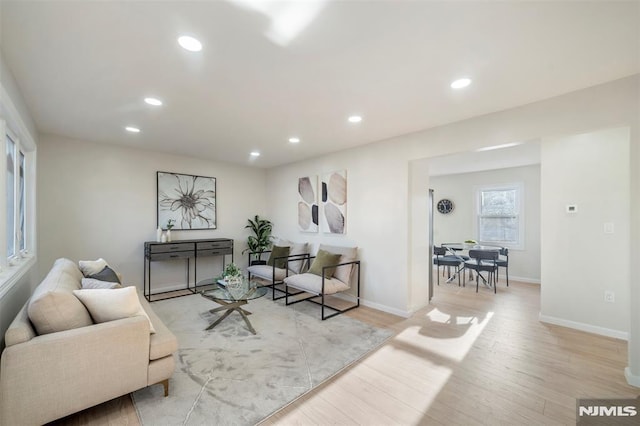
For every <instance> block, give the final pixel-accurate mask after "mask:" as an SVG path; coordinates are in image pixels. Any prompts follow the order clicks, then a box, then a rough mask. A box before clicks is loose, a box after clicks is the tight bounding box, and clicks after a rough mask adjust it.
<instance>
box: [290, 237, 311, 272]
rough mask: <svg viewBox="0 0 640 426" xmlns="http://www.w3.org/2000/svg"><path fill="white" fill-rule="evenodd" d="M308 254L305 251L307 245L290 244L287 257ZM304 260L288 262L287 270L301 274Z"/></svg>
mask: <svg viewBox="0 0 640 426" xmlns="http://www.w3.org/2000/svg"><path fill="white" fill-rule="evenodd" d="M305 253H308V251H307V243H293V244H291V250H290V251H289V256H297V255H301V254H305ZM305 262H306V260H294V261H291V260H290V261H289V270H290V271H292V272H294V273H296V274H299V273H300V272H302V268H303V267H304V263H305Z"/></svg>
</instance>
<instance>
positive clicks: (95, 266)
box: [78, 258, 109, 277]
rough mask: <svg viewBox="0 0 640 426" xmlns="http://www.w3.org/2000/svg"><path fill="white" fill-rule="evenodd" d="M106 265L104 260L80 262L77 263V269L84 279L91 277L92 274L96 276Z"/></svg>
mask: <svg viewBox="0 0 640 426" xmlns="http://www.w3.org/2000/svg"><path fill="white" fill-rule="evenodd" d="M106 266H109V265H107V261H106V260H104V259H103V258H100V259H97V260H80V261H79V262H78V267H79V268H80V272H82V274H83V275H84V276H85V277H88V276H89V275H93V274H97V273H98V272H100V271H102V270H103V269H104V268H105V267H106Z"/></svg>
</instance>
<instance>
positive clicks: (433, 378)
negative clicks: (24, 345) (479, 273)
mask: <svg viewBox="0 0 640 426" xmlns="http://www.w3.org/2000/svg"><path fill="white" fill-rule="evenodd" d="M539 310H540V288H539V286H537V285H532V284H523V283H515V282H512V283H511V286H510V287H509V288H508V289H507V288H505V287H504V283H500V285H499V288H498V294H497V295H494V294H493V292H492V291H490V290H488V289H486V288H480V292H479V293H478V294H476V293H475V286H469V287H466V288H459V287H458V286H457V285H455V284H446V285H444V284H441V285H440V286H439V287H436V291H435V296H434V299H433V302H432V304H431V305H430V306H428V307H427V308H425V309H422V310H421V311H419V312H417V313H416V314H414V315H413V316H412V317H411V318H409V319H403V318H399V317H396V316H393V315H389V314H386V313H383V312H380V311H376V310H373V309H370V308H366V307H360V308H359V309H356V310H354V311H351V312H350V313H349V315H350V316H353V317H355V318H357V319H359V320H361V321H364V322H368V323H371V324H373V325H376V326H379V327H387V328H389V329H391V330H393V331H394V332H395V334H394V336H393V337H392V338H391V339H389V340H388V341H387V342H386V343H385V344H384V345H383V346H381V347H380V348H378V349H377V350H376V351H374V352H372V353H371V354H369V355H368V356H367V357H366V358H364V359H363V360H361V361H359V362H358V363H356V364H354V365H353V366H351V367H350V368H349V369H347V370H345V371H344V372H342V373H341V374H339V375H337V376H336V377H334V378H333V379H331V380H330V381H328V382H327V383H325V384H324V385H322V386H320V387H318V388H316V389H315V390H314V391H312V392H310V393H309V394H307V395H305V396H304V397H302V398H300V399H298V400H297V401H295V402H294V403H292V404H290V405H289V406H288V407H285V408H284V409H282V410H280V411H279V412H277V413H276V414H274V415H272V416H271V417H269V418H268V419H265V420H264V421H263V422H262V423H261V425H263V426H271V425H325V424H340V425H422V424H433V425H438V424H443V425H473V424H510V425H520V424H532V425H533V424H535V425H542V424H545V425H553V424H569V425H574V424H575V404H576V398H582V397H584V398H587V397H591V398H611V397H619V398H635V397H637V396H638V395H639V394H640V389H637V388H633V387H631V386H629V385H627V384H626V381H625V378H624V374H623V371H624V368H625V366H626V365H627V344H626V342H624V341H621V340H616V339H611V338H607V337H600V336H596V335H592V334H588V333H583V332H580V331H576V330H572V329H567V328H563V327H558V326H553V325H547V324H543V323H540V322H539V321H538V313H539ZM329 321H330V320H329ZM56 424H61V425H137V424H138V420H137V417H136V413H135V410H134V408H133V405H132V403H131V401H130V399H129V397H128V396H125V397H122V398H118V399H116V400H113V401H111V402H108V403H105V404H102V405H100V406H97V407H94V408H91V409H89V410H85V411H83V412H81V413H78V414H76V415H73V416H70V417H68V418H66V419H63V420H62V421H59V422H57V423H56Z"/></svg>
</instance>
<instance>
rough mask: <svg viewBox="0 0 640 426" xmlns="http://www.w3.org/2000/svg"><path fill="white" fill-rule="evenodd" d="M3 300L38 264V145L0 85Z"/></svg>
mask: <svg viewBox="0 0 640 426" xmlns="http://www.w3.org/2000/svg"><path fill="white" fill-rule="evenodd" d="M0 114H2V115H0V152H2V153H4V155H5V159H4V161H0V188H3V189H4V190H3V191H2V192H1V193H0V212H2V214H3V215H5V216H6V217H4V218H2V219H0V298H1V297H2V296H3V295H4V294H5V293H6V292H7V291H8V290H9V289H10V288H11V287H12V286H13V285H14V284H15V283H17V282H18V281H19V279H20V278H21V277H22V276H23V275H24V274H25V273H26V272H27V271H28V270H29V268H30V267H31V266H32V265H33V264H34V263H35V257H34V256H33V254H34V253H35V241H36V240H35V237H36V235H35V212H34V208H35V169H34V166H35V158H36V145H35V142H34V140H33V139H32V138H31V135H30V133H29V131H28V129H27V128H26V127H25V125H24V122H23V121H22V119H21V117H20V115H19V113H18V112H17V110H16V108H15V107H14V105H13V103H12V102H11V99H10V98H9V96H8V95H7V93H6V92H5V91H4V87H3V86H2V85H1V84H0Z"/></svg>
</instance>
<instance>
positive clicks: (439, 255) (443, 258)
mask: <svg viewBox="0 0 640 426" xmlns="http://www.w3.org/2000/svg"><path fill="white" fill-rule="evenodd" d="M448 250H449V249H447V248H446V247H438V246H435V247H433V254H434V256H435V257H434V258H433V264H434V265H436V266H437V267H438V274H437V275H438V285H440V267H441V266H446V267H447V268H450V267H451V266H453V267H455V268H456V272H455V274H456V275H458V287H460V273H462V269H460V265H462V264H463V263H464V259H463V258H462V257H458V256H457V255H447V252H448ZM442 272H443V273H444V271H442ZM449 278H451V274H450V273H449Z"/></svg>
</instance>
